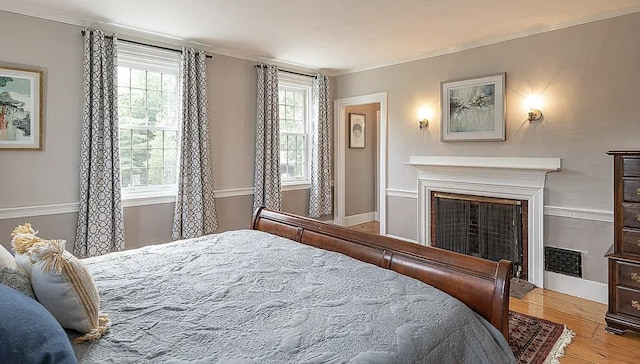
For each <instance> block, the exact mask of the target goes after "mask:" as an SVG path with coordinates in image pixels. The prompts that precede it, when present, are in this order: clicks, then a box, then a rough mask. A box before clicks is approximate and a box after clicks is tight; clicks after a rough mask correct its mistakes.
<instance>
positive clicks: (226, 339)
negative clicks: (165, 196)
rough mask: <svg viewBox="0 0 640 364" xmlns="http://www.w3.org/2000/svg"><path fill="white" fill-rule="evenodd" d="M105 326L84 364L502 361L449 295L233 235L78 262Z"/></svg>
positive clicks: (491, 331) (353, 264) (493, 336)
mask: <svg viewBox="0 0 640 364" xmlns="http://www.w3.org/2000/svg"><path fill="white" fill-rule="evenodd" d="M84 262H85V263H86V264H87V265H88V267H89V270H90V271H91V273H92V274H93V277H94V279H95V281H96V285H97V286H98V290H99V291H100V295H101V299H102V309H101V310H102V311H103V312H104V313H108V314H109V316H110V317H111V321H112V323H113V325H112V327H111V329H110V331H109V333H108V334H107V335H106V336H105V337H103V338H102V339H100V340H98V341H96V342H95V343H92V344H82V345H75V346H74V350H75V351H76V354H77V356H78V359H79V361H80V362H81V363H151V362H153V363H182V362H195V363H347V362H348V363H442V364H444V363H510V362H515V359H514V357H513V354H512V353H511V351H510V349H509V346H508V344H507V342H506V341H505V340H504V338H503V337H502V335H501V334H500V333H499V332H498V330H496V329H495V328H494V327H492V326H491V325H490V324H489V323H488V322H486V321H485V320H483V319H482V318H480V317H479V316H478V315H476V314H475V313H474V312H473V311H471V310H470V309H469V308H468V307H466V306H465V305H463V304H462V303H460V302H459V301H458V300H456V299H454V298H453V297H451V296H449V295H447V294H445V293H443V292H441V291H439V290H436V289H434V288H432V287H430V286H428V285H426V284H424V283H422V282H420V281H417V280H415V279H413V278H409V277H405V276H402V275H399V274H397V273H395V272H393V271H389V270H385V269H382V268H379V267H376V266H373V265H370V264H367V263H363V262H360V261H358V260H355V259H352V258H350V257H347V256H344V255H342V254H338V253H333V252H328V251H324V250H320V249H317V248H313V247H309V246H306V245H303V244H299V243H296V242H293V241H290V240H287V239H284V238H280V237H277V236H274V235H270V234H266V233H263V232H259V231H251V230H240V231H231V232H226V233H221V234H216V235H210V236H206V237H202V238H197V239H190V240H184V241H179V242H173V243H169V244H164V245H156V246H149V247H145V248H142V249H137V250H132V251H125V252H120V253H112V254H108V255H105V256H101V257H96V258H90V259H86V260H84Z"/></svg>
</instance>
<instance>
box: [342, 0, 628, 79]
mask: <svg viewBox="0 0 640 364" xmlns="http://www.w3.org/2000/svg"><path fill="white" fill-rule="evenodd" d="M637 12H640V4H639V5H633V6H630V7H627V8H624V9H619V10H616V11H610V12H606V13H601V14H596V15H591V16H586V17H582V18H578V19H574V20H572V21H568V22H561V23H556V24H550V25H547V26H543V27H538V28H533V29H527V30H525V31H522V32H516V33H511V34H506V35H501V36H497V37H489V38H481V39H477V40H475V41H472V42H468V43H465V44H461V45H456V46H453V47H449V48H446V49H440V50H435V51H432V52H426V53H422V54H419V55H416V56H412V57H405V58H398V59H396V60H394V61H390V62H386V63H378V64H375V65H370V66H363V67H355V68H348V69H340V70H332V76H341V75H347V74H350V73H357V72H364V71H371V70H374V69H378V68H384V67H390V66H396V65H399V64H402V63H407V62H414V61H420V60H423V59H428V58H433V57H438V56H444V55H447V54H451V53H457V52H461V51H466V50H469V49H473V48H478V47H483V46H487V45H491V44H496V43H502V42H506V41H509V40H514V39H519V38H525V37H529V36H532V35H536V34H542V33H547V32H551V31H554V30H560V29H565V28H570V27H574V26H577V25H582V24H587V23H593V22H596V21H600V20H606V19H611V18H616V17H619V16H624V15H629V14H633V13H637Z"/></svg>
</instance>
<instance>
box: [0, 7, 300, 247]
mask: <svg viewBox="0 0 640 364" xmlns="http://www.w3.org/2000/svg"><path fill="white" fill-rule="evenodd" d="M18 30H19V31H18ZM80 30H81V28H80V27H76V26H72V25H67V24H62V23H57V22H53V21H48V20H42V19H38V18H32V17H28V16H22V15H17V14H13V13H8V12H3V11H0V32H1V33H2V34H5V35H6V36H3V37H0V49H3V52H2V59H1V60H0V62H2V63H0V64H2V65H5V66H7V65H8V66H18V67H23V68H38V69H42V70H44V150H43V151H37V152H33V151H27V152H22V151H0V170H2V175H1V180H0V182H1V185H2V188H1V189H0V244H2V245H4V246H7V247H8V246H9V244H10V236H9V234H10V232H11V231H12V230H13V228H14V227H15V226H16V225H18V224H21V223H24V222H25V221H29V222H32V224H33V225H34V226H35V228H37V229H39V230H40V232H41V236H43V237H48V238H63V239H66V240H68V242H67V247H70V246H72V245H73V240H74V236H75V225H76V218H77V213H76V212H71V213H60V214H55V215H44V216H25V217H20V218H5V219H2V217H1V216H2V214H3V213H4V212H7V211H8V209H12V208H17V207H33V206H41V205H56V206H58V205H60V204H73V203H77V202H78V201H79V164H80V138H81V136H80V132H81V120H82V37H81V35H80ZM9 35H10V36H9ZM207 62H208V64H207V66H208V72H207V73H208V78H209V80H208V81H209V82H208V83H209V85H208V86H209V118H210V133H211V135H210V137H211V143H212V148H211V155H212V163H213V174H214V188H215V189H216V190H230V189H246V188H253V164H254V151H255V118H256V116H255V115H256V72H255V69H254V68H253V65H254V64H255V62H251V61H246V60H241V59H237V58H232V57H226V56H220V55H214V56H213V58H212V59H209V60H208V61H207ZM308 195H309V193H308V190H306V191H305V190H303V191H290V192H285V193H284V197H283V199H284V202H283V206H284V209H285V211H291V212H295V213H300V214H305V215H306V214H307V211H308ZM216 204H217V211H218V219H219V229H218V230H219V231H225V230H230V229H238V228H248V227H249V224H250V222H251V215H252V210H253V207H252V205H253V196H252V195H240V196H231V197H224V198H217V199H216ZM124 215H125V229H126V236H127V248H134V247H139V246H143V245H147V244H153V243H160V242H167V241H170V240H171V224H172V221H173V204H172V203H167V204H158V205H147V206H136V207H127V208H125V210H124Z"/></svg>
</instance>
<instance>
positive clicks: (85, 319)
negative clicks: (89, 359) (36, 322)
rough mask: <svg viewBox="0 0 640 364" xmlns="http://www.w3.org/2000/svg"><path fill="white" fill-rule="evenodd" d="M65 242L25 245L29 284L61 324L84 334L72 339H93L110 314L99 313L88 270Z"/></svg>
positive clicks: (102, 329)
mask: <svg viewBox="0 0 640 364" xmlns="http://www.w3.org/2000/svg"><path fill="white" fill-rule="evenodd" d="M64 244H65V241H64V240H43V241H41V242H38V243H37V244H33V246H31V247H30V248H29V249H28V251H27V254H28V255H29V257H30V259H31V262H33V268H32V270H31V285H32V286H33V291H34V292H35V294H36V297H37V299H38V301H40V303H41V304H42V305H43V306H44V307H46V308H47V310H49V312H51V314H52V315H53V317H55V318H56V320H58V322H59V323H60V325H62V327H64V328H68V329H74V330H77V331H79V332H81V333H83V334H85V335H84V336H81V337H79V338H77V339H76V340H75V341H74V342H75V343H82V342H86V341H94V340H97V339H99V338H100V337H101V336H102V335H103V334H104V333H105V332H106V331H107V330H108V329H109V325H110V321H109V317H108V316H107V315H101V314H100V297H99V295H98V289H97V288H96V285H95V283H94V282H93V278H91V274H90V273H89V270H88V269H87V267H86V266H85V265H84V263H82V262H81V261H80V260H79V259H78V258H76V257H74V256H73V255H72V254H71V253H69V252H67V251H65V249H64Z"/></svg>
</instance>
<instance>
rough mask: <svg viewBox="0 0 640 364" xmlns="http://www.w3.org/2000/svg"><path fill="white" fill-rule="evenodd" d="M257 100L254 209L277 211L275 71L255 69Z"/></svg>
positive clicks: (279, 199) (265, 67)
mask: <svg viewBox="0 0 640 364" xmlns="http://www.w3.org/2000/svg"><path fill="white" fill-rule="evenodd" d="M256 70H257V72H258V97H257V120H256V163H255V181H254V186H255V187H254V199H253V208H254V209H256V208H258V207H260V206H266V207H267V208H270V209H273V210H277V211H280V209H281V206H282V192H281V190H280V118H279V115H278V68H277V67H276V66H272V65H266V64H260V65H257V66H256Z"/></svg>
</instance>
